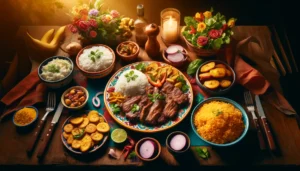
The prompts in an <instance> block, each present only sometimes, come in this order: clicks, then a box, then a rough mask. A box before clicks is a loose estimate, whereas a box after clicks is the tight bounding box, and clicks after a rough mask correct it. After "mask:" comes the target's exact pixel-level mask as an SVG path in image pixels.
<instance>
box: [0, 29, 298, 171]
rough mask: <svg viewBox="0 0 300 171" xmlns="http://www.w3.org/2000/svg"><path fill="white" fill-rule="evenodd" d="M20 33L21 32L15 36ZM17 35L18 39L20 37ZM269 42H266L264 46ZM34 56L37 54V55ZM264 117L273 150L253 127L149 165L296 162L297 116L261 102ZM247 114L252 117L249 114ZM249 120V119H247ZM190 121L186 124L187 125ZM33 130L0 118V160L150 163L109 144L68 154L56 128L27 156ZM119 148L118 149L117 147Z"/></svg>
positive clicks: (24, 54)
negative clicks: (112, 153)
mask: <svg viewBox="0 0 300 171" xmlns="http://www.w3.org/2000/svg"><path fill="white" fill-rule="evenodd" d="M50 28H58V26H23V27H21V28H20V30H19V33H18V35H19V36H20V35H22V34H23V33H24V31H25V30H29V32H30V33H32V35H33V36H34V37H37V38H39V37H41V36H42V35H43V33H44V32H45V31H47V30H49V29H50ZM237 29H238V30H239V32H240V33H243V34H239V35H236V38H237V37H238V38H237V39H241V38H243V37H246V36H247V35H257V36H260V37H264V36H268V35H270V34H269V30H268V28H267V27H265V26H237ZM20 37H22V36H20ZM20 37H19V38H20ZM71 41H77V36H76V35H73V34H71V33H70V32H68V31H66V37H65V39H64V42H63V44H62V48H64V46H65V45H66V44H67V43H68V42H71ZM159 42H160V43H161V48H165V45H164V44H163V43H162V41H161V39H160V37H159ZM268 43H270V42H267V41H265V44H266V45H267V44H268ZM18 44H19V45H18V47H19V48H18V54H19V57H21V58H26V57H28V55H27V54H28V53H27V51H26V49H24V48H25V47H26V46H25V45H24V44H23V45H22V41H20V42H19V43H18ZM56 54H57V55H63V56H67V54H66V53H65V52H63V51H62V50H61V49H59V50H58V51H57V53H56ZM36 57H37V58H38V56H36ZM190 57H191V59H195V58H197V57H196V55H195V54H193V53H190ZM32 58H33V60H32V63H33V65H32V68H35V67H37V66H38V64H39V62H38V61H39V60H35V59H36V58H35V57H34V56H32ZM139 59H140V60H151V58H149V57H148V55H147V54H146V52H145V51H144V50H141V52H140V54H139ZM121 66H122V63H120V62H118V63H117V65H116V68H115V69H118V68H120V67H121ZM242 92H243V89H242V88H241V87H239V86H237V90H236V91H235V93H240V97H241V98H240V100H239V101H238V102H239V103H240V104H241V105H244V101H243V100H242V99H243V95H242ZM262 105H263V107H264V110H265V113H266V116H267V119H268V121H269V123H270V127H271V129H272V132H273V135H274V140H275V143H276V145H277V147H278V148H277V150H276V151H273V152H271V151H269V150H266V151H261V150H260V149H259V144H258V140H257V137H256V132H255V131H254V130H253V126H252V124H251V127H250V129H249V132H248V134H247V135H246V137H245V138H244V139H243V141H241V142H240V143H239V144H237V145H235V146H232V147H226V148H212V147H207V148H208V150H209V152H210V158H208V159H206V160H205V159H202V158H200V157H199V156H198V155H197V153H196V152H195V148H196V147H191V150H189V151H188V152H187V153H186V154H184V155H183V156H173V155H172V154H171V153H169V152H168V150H167V148H166V147H163V148H162V153H161V155H160V157H159V158H158V160H156V161H154V162H151V165H152V166H155V165H157V166H161V165H166V166H168V165H171V166H177V165H181V166H185V165H186V166H193V165H195V166H198V165H212V166H217V165H248V166H250V165H300V130H299V128H298V126H297V123H296V120H295V118H294V117H292V116H287V115H284V114H283V113H281V112H280V111H278V110H277V109H276V108H274V107H273V106H271V105H270V104H268V103H266V102H262ZM37 107H38V109H39V119H41V117H42V116H43V114H44V113H45V104H40V105H38V106H37ZM52 115H53V114H50V117H48V119H47V122H46V127H45V128H48V127H49V126H50V121H51V118H52ZM68 116H69V114H68V112H66V110H64V113H63V114H62V116H61V118H60V119H59V122H58V128H61V126H62V124H63V122H64V120H65V119H66V118H67V117H68ZM249 118H251V116H250V115H249ZM250 120H251V119H250ZM187 126H190V125H187ZM46 130H47V129H44V133H45V132H46ZM33 133H34V129H31V130H29V131H27V132H21V131H19V130H17V129H16V127H15V126H14V124H13V122H12V120H11V117H8V118H6V119H4V120H3V121H2V122H1V123H0V152H1V155H0V165H16V164H18V165H93V166H99V167H100V166H107V165H109V166H123V165H126V166H127V165H134V166H143V165H146V166H147V165H149V163H143V162H141V161H137V162H132V161H129V160H127V161H124V160H123V159H120V160H115V159H111V158H109V157H108V155H107V153H108V150H109V147H107V146H104V147H103V148H101V149H100V150H99V151H97V152H95V153H94V154H91V155H86V156H76V155H74V154H73V153H70V152H69V151H68V150H66V149H65V148H64V145H63V143H62V142H61V139H60V135H61V129H56V130H55V132H54V136H53V138H52V140H51V142H50V145H49V148H48V150H47V154H46V156H45V158H44V160H43V161H39V160H38V158H37V157H36V153H37V151H38V150H37V149H38V148H39V145H40V144H41V143H40V142H39V143H38V146H37V148H36V150H35V152H34V153H33V155H32V156H28V155H27V153H26V147H27V145H28V143H30V141H31V139H32V136H33ZM40 141H42V140H40ZM118 153H120V151H119V150H118Z"/></svg>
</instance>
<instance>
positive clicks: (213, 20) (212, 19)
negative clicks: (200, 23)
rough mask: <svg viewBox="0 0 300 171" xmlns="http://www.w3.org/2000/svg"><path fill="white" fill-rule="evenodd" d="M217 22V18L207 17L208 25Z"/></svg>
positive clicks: (206, 22)
mask: <svg viewBox="0 0 300 171" xmlns="http://www.w3.org/2000/svg"><path fill="white" fill-rule="evenodd" d="M215 23H216V19H214V18H209V19H205V24H206V25H207V26H211V25H213V24H215Z"/></svg>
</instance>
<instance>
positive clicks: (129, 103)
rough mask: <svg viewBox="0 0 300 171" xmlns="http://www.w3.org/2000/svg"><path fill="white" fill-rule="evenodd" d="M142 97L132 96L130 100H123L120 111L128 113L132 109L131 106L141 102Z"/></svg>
mask: <svg viewBox="0 0 300 171" xmlns="http://www.w3.org/2000/svg"><path fill="white" fill-rule="evenodd" d="M141 98H142V96H133V97H131V98H128V99H126V100H125V102H124V103H123V104H122V110H123V112H124V113H128V112H130V110H131V109H132V106H133V105H134V104H138V103H139V101H140V100H141Z"/></svg>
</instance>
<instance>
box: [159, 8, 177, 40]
mask: <svg viewBox="0 0 300 171" xmlns="http://www.w3.org/2000/svg"><path fill="white" fill-rule="evenodd" d="M160 20H161V36H162V39H163V41H164V42H165V43H166V44H172V43H175V42H176V41H177V40H178V38H179V33H180V12H179V11H178V10H177V9H175V8H166V9H164V10H162V11H161V13H160Z"/></svg>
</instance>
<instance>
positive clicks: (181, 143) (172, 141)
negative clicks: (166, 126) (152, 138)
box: [166, 131, 191, 155]
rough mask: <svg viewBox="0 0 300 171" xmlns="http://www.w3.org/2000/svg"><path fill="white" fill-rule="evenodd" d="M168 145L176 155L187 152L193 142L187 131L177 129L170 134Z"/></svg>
mask: <svg viewBox="0 0 300 171" xmlns="http://www.w3.org/2000/svg"><path fill="white" fill-rule="evenodd" d="M166 146H167V148H168V150H169V151H170V152H171V153H172V154H175V155H176V154H182V153H184V152H186V151H187V150H188V149H189V148H190V146H191V142H190V138H189V136H188V135H187V134H186V133H184V132H181V131H175V132H172V133H170V134H169V135H168V137H167V139H166Z"/></svg>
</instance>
